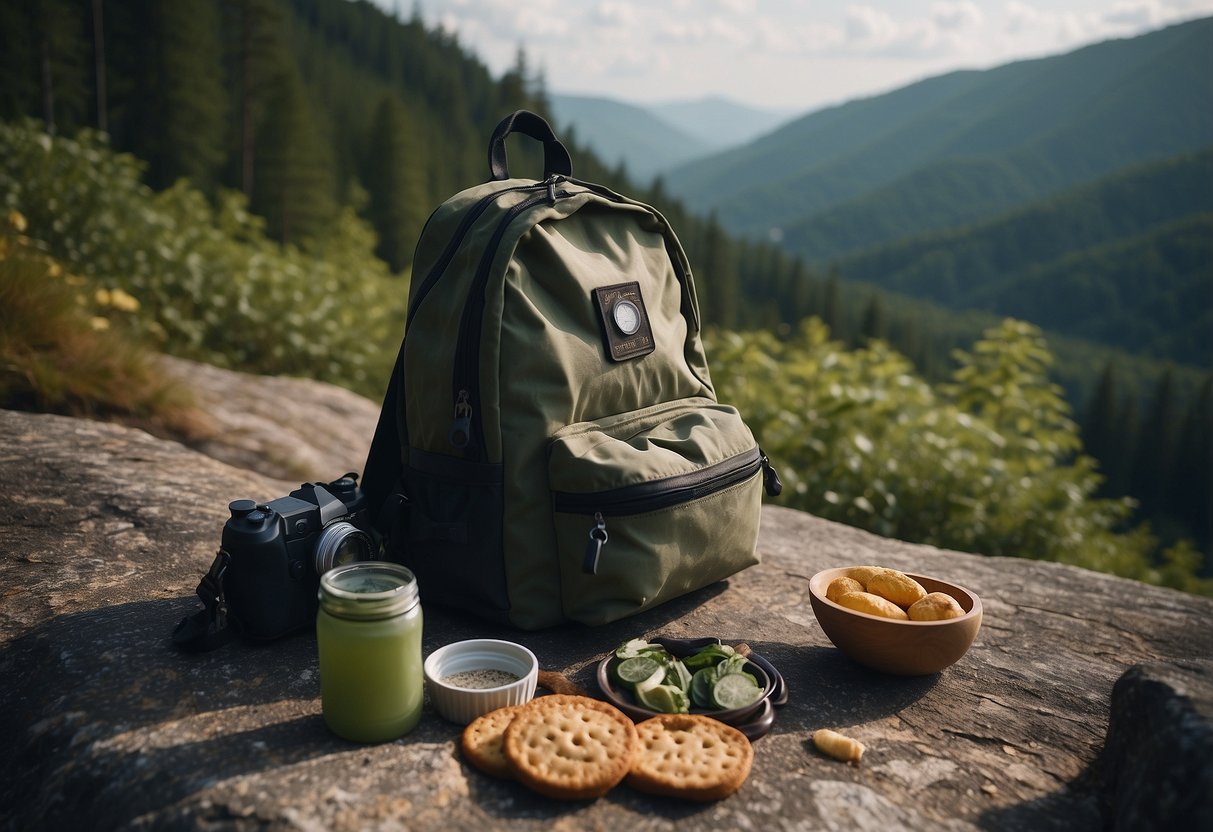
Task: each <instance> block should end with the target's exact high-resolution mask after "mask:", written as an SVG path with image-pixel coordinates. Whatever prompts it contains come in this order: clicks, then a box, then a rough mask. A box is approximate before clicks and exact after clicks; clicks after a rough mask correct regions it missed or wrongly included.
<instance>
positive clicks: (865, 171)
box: [553, 18, 1213, 369]
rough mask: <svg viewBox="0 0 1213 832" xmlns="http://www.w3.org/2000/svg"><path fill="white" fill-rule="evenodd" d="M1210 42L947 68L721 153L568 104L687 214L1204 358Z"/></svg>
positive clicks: (1158, 39) (882, 274) (1210, 189)
mask: <svg viewBox="0 0 1213 832" xmlns="http://www.w3.org/2000/svg"><path fill="white" fill-rule="evenodd" d="M1210 44H1213V18H1207V19H1201V20H1196V21H1192V22H1189V23H1184V24H1180V25H1176V26H1171V27H1169V28H1166V29H1161V30H1158V31H1155V32H1151V33H1149V34H1146V35H1142V36H1140V37H1136V38H1132V39H1124V40H1112V41H1105V42H1103V43H1098V44H1095V45H1092V46H1088V47H1085V48H1083V49H1079V50H1076V51H1074V52H1070V53H1067V54H1063V55H1057V56H1053V57H1048V58H1041V59H1037V60H1028V61H1019V62H1016V63H1012V64H1007V65H1005V66H1000V67H996V68H994V69H989V70H984V71H962V72H953V73H949V74H946V75H942V76H939V77H935V78H930V79H927V80H924V81H921V82H918V83H915V84H912V85H909V86H907V87H904V88H901V89H898V90H894V91H892V92H889V93H886V94H884V95H879V96H875V97H872V98H866V99H861V100H856V101H851V102H848V103H845V104H842V105H839V106H836V107H830V108H826V109H823V110H819V111H816V112H812V113H809V114H808V115H805V116H802V117H800V118H796V119H793V120H790V121H787V122H785V123H783V124H782V125H781V126H774V124H768V128H770V127H774V129H768V132H765V133H761V134H760V135H757V136H756V137H754V138H752V140H750V141H748V142H745V143H740V144H737V145H735V146H731V147H728V148H726V149H723V150H717V151H715V152H712V149H711V148H710V147H708V146H707V142H706V140H705V136H710V135H713V134H714V131H713V130H712V129H711V128H708V127H705V126H704V124H703V122H702V121H701V122H699V124H698V126H694V125H692V124H689V123H687V122H685V121H684V122H682V123H681V124H680V125H676V120H675V119H674V118H673V117H672V113H673V112H674V111H673V110H669V111H663V112H661V113H656V112H653V111H650V110H647V109H645V108H635V112H634V113H629V114H628V115H627V116H626V117H625V116H624V115H623V114H622V113H621V112H616V113H614V114H612V115H611V116H610V117H607V118H606V121H607V122H608V123H607V124H605V125H603V126H601V127H593V128H591V127H589V126H588V125H589V124H590V123H591V122H590V121H582V120H578V118H577V117H573V115H569V116H568V117H570V118H571V120H572V122H573V123H575V124H577V129H578V136H579V137H580V138H582V139H584V140H586V141H590V139H591V134H593V133H595V132H597V133H598V134H599V135H601V137H602V140H603V141H604V142H620V143H621V144H613V145H610V146H609V147H607V146H603V147H600V148H599V152H600V154H601V155H602V156H603V157H604V158H612V154H615V155H616V156H617V157H619V158H623V157H624V156H626V150H625V148H627V147H632V148H633V149H634V150H635V151H636V152H637V153H639V154H641V155H642V156H643V157H644V158H645V159H647V160H648V163H647V164H643V165H642V164H636V167H635V168H633V167H632V164H633V163H627V164H628V171H629V173H631V174H632V175H633V176H634V177H635V178H637V179H640V180H645V179H646V178H649V177H651V176H652V175H653V174H654V173H656V172H662V174H663V177H664V180H663V181H664V183H665V187H666V189H667V190H668V191H669V192H670V193H671V194H673V195H674V196H675V197H678V198H681V199H682V200H683V201H684V202H685V204H686V205H687V207H688V209H689V210H691V211H694V212H696V213H700V214H701V215H702V214H707V213H709V212H711V213H714V214H715V216H716V217H718V218H719V221H720V224H721V225H722V226H723V227H724V228H725V229H726V230H727V231H729V232H731V233H735V234H739V235H743V236H748V237H751V238H756V239H769V240H772V241H776V242H778V243H779V244H780V245H781V246H782V247H783V248H784V249H785V250H787V251H788V252H789V253H790V254H793V255H797V256H800V257H802V258H804V260H805V261H806V262H807V263H809V264H811V265H813V266H815V267H816V270H817V271H818V272H822V273H829V274H832V275H835V276H837V277H838V278H841V279H842V280H843V281H844V282H852V283H856V284H860V285H863V286H869V287H878V288H880V289H883V290H886V291H889V292H892V293H895V294H896V295H899V296H902V297H911V298H916V299H920V300H925V301H929V302H932V303H935V304H939V305H941V306H944V307H947V308H951V309H954V310H958V311H962V310H963V311H974V312H984V313H990V314H993V315H998V316H1002V315H1010V316H1015V317H1020V318H1023V319H1026V320H1030V321H1033V322H1034V323H1037V324H1039V325H1041V326H1043V327H1045V328H1047V329H1048V330H1049V331H1051V332H1055V333H1059V334H1062V335H1065V336H1068V337H1072V338H1078V339H1088V340H1091V341H1094V342H1096V343H1101V344H1104V345H1107V346H1112V347H1116V348H1119V349H1123V350H1126V351H1128V352H1130V353H1132V354H1136V355H1141V356H1144V357H1149V358H1154V359H1159V360H1165V361H1174V362H1178V363H1181V364H1187V365H1190V366H1193V367H1196V368H1206V369H1207V368H1208V367H1210V366H1213V49H1210ZM553 103H554V108H555V111H556V112H557V113H558V114H561V113H562V112H563V113H566V114H576V113H580V116H579V117H580V118H581V119H583V120H585V119H589V118H590V116H589V114H588V112H587V111H585V110H577V109H576V108H575V107H574V106H573V102H565V103H564V104H563V105H562V103H561V98H560V97H559V96H557V97H555V100H554V102H553ZM616 106H623V105H616ZM562 107H563V109H562ZM598 112H599V113H600V115H601V114H604V113H606V112H607V111H606V110H605V109H601V108H599V109H598ZM769 115H771V114H768V116H769ZM731 119H732V120H733V121H734V122H736V123H738V124H742V123H745V124H747V125H748V126H749V128H750V129H754V130H759V129H760V128H761V125H760V123H759V122H758V121H756V120H754V119H753V118H751V119H749V120H748V121H747V119H746V118H745V117H743V116H742V115H739V114H737V113H734V114H732V116H731ZM583 124H584V125H587V126H586V129H585V130H584V131H583V130H582V125H583ZM663 131H665V132H663ZM646 142H651V144H650V143H646ZM680 158H681V159H685V161H683V162H681V163H680V162H679V161H678V160H679V159H680Z"/></svg>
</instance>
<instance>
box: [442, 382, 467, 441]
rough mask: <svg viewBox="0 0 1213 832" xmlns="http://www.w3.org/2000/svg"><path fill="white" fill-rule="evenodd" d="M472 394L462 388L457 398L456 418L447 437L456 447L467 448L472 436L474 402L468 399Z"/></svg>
mask: <svg viewBox="0 0 1213 832" xmlns="http://www.w3.org/2000/svg"><path fill="white" fill-rule="evenodd" d="M471 395H472V394H471V393H469V392H468V391H467V390H460V391H459V396H458V397H457V398H456V399H455V418H454V419H453V420H452V421H451V429H450V431H449V432H448V433H447V435H446V438H447V439H449V440H450V443H451V444H452V445H454V446H455V447H456V448H466V447H467V445H468V441H469V440H470V439H471V438H472V403H471V402H470V401H468V400H469V399H470V398H471Z"/></svg>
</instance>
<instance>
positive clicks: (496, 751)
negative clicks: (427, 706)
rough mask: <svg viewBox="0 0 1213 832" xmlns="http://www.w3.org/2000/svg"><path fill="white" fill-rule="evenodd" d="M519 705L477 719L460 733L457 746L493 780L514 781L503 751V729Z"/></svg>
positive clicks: (512, 717)
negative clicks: (497, 778)
mask: <svg viewBox="0 0 1213 832" xmlns="http://www.w3.org/2000/svg"><path fill="white" fill-rule="evenodd" d="M521 708H522V706H521V705H509V706H507V707H504V708H498V709H497V710H495V711H489V712H488V713H487V714H482V715H481V716H478V717H476V718H475V719H474V720H472V721H471V722H470V723H468V726H467V727H466V728H464V729H463V737H462V739H461V740H460V743H459V746H460V748H461V749H462V751H463V756H464V757H465V758H466V759H467V761H468V762H469V763H471V764H472V765H474V766H475V767H476V768H478V769H480V770H481V771H483V772H484V773H485V774H490V775H492V776H493V777H502V778H505V779H507V780H513V779H514V770H513V769H512V768H511V767H510V761H509V760H507V759H506V758H505V752H504V751H503V750H502V745H503V741H504V739H505V729H506V728H507V727H508V726H509V724H510V722H512V721H513V719H514V715H515V714H516V713H518V711H519V710H521Z"/></svg>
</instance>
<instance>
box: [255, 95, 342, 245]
mask: <svg viewBox="0 0 1213 832" xmlns="http://www.w3.org/2000/svg"><path fill="white" fill-rule="evenodd" d="M256 153H257V158H258V159H260V160H261V161H260V163H259V167H258V175H257V177H256V179H255V184H254V188H253V208H254V210H256V211H257V213H259V214H261V215H262V216H264V217H265V218H266V228H267V230H268V231H269V233H270V235H271V236H272V237H274V239H276V240H278V241H279V242H280V243H282V244H284V245H285V244H287V243H299V242H302V241H304V240H306V239H309V238H311V237H314V236H316V235H317V234H319V233H320V232H321V231H322V230H323V229H324V228H325V226H326V225H327V224H328V223H329V221H331V220H332V218H333V215H334V213H335V212H336V204H335V200H334V186H333V176H332V162H331V160H330V158H329V153H328V148H327V146H326V145H325V143H324V142H323V141H322V140H321V137H320V134H319V130H318V128H317V124H316V119H315V116H314V114H313V113H312V108H311V104H310V103H309V102H308V100H307V95H306V93H305V91H304V89H303V82H302V81H301V80H300V79H299V78H298V76H291V77H290V78H289V80H288V81H287V82H286V83H284V84H283V89H282V91H281V93H280V94H279V95H278V96H277V97H276V98H274V99H273V100H272V101H271V102H270V103H269V106H268V107H267V108H266V113H265V123H264V126H263V127H261V128H260V129H259V133H258V141H257V150H256Z"/></svg>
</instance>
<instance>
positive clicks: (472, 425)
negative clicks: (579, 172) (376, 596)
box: [362, 111, 779, 629]
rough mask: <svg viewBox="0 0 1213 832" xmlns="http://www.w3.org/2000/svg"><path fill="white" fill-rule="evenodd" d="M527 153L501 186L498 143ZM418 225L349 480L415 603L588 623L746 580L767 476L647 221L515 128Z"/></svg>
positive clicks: (676, 264)
mask: <svg viewBox="0 0 1213 832" xmlns="http://www.w3.org/2000/svg"><path fill="white" fill-rule="evenodd" d="M514 132H518V133H521V134H524V135H527V136H530V137H531V138H534V139H536V140H538V141H540V142H542V143H543V150H544V168H545V178H544V179H543V180H542V181H536V180H533V179H513V178H510V176H509V173H508V172H507V168H506V153H505V139H506V137H507V136H508V135H509V134H511V133H514ZM489 168H490V172H491V174H492V179H491V180H490V181H489V182H486V183H485V184H483V185H478V186H476V187H474V188H469V189H468V190H465V191H463V192H461V193H458V194H456V195H455V196H453V197H451V198H450V199H449V200H447V201H446V202H445V203H443V205H441V206H440V207H439V208H438V209H437V210H436V211H435V212H434V213H433V215H432V216H431V217H430V218H429V220H428V222H427V223H426V226H425V228H424V230H423V231H422V234H421V239H420V241H419V242H418V245H417V251H416V255H415V257H414V260H413V281H412V287H411V290H410V293H409V306H408V318H407V323H406V330H405V337H404V343H403V345H402V346H401V348H400V355H399V358H398V359H397V362H396V367H395V369H394V371H393V373H392V377H391V381H390V384H389V386H388V390H387V395H386V398H385V400H384V405H383V410H382V413H381V415H380V419H379V425H378V428H377V430H376V433H375V438H374V442H373V444H372V447H371V452H370V455H369V457H368V459H367V464H366V470H365V472H364V475H363V483H362V486H363V490H364V492H365V494H366V495H367V499H368V505H369V506H371V510H372V512H375V511H376V507H381V508H380V509H379V510H378V520H377V523H376V525H377V527H378V529H379V531H380V533H381V535H382V536H383V541H384V546H385V556H386V557H388V558H390V559H392V560H396V561H399V562H400V563H403V564H404V565H405V566H407V567H409V568H410V569H412V570H413V572H414V573H415V574H416V576H417V581H418V586H419V588H420V591H421V598H422V601H423V603H431V602H433V603H436V604H440V605H443V606H452V607H456V608H459V609H463V610H467V611H470V612H472V613H475V614H477V615H480V616H484V617H488V618H491V619H494V620H498V621H501V622H505V623H510V624H513V625H515V626H517V627H521V628H524V629H537V628H540V627H547V626H551V625H555V624H559V623H561V622H565V621H570V620H571V621H579V622H583V623H585V624H601V623H605V622H607V621H613V620H615V619H618V618H621V617H623V616H626V615H631V614H633V613H636V612H640V611H641V610H645V609H648V608H650V607H652V606H654V605H655V604H659V603H661V602H663V601H667V600H669V599H671V598H674V597H677V596H679V595H682V594H684V593H687V592H690V591H692V590H695V589H699V588H700V587H703V586H706V585H708V584H710V583H713V582H715V581H719V580H721V579H723V578H726V577H728V576H729V575H732V574H733V573H735V572H737V571H739V570H741V569H744V568H745V567H747V566H750V565H751V564H754V563H756V562H757V560H758V558H757V552H756V544H757V539H758V521H759V510H760V502H761V490H762V488H763V483H764V481H765V482H766V485H767V490H768V491H770V492H771V493H778V488H779V485H778V477H777V476H776V475H775V472H774V470H773V469H772V468H771V467H770V465H769V464H768V462H767V460H766V458H765V457H764V456H763V454H762V451H761V450H760V449H759V447H758V444H757V442H755V440H754V436H753V435H752V434H751V433H750V430H749V428H747V427H746V425H745V423H744V422H743V421H742V419H741V417H740V416H739V415H738V413H737V411H736V410H735V409H733V408H732V407H729V406H728V405H723V404H719V403H718V402H717V401H716V395H715V392H714V390H713V389H712V382H711V379H710V377H709V375H708V364H707V360H706V358H705V357H704V351H703V346H702V343H701V341H700V337H699V312H698V305H697V303H696V299H695V287H694V283H693V281H692V279H691V270H690V267H689V266H688V264H687V260H686V255H685V254H684V253H683V250H682V247H681V245H680V244H679V242H678V239H677V238H676V237H675V236H674V232H673V231H672V230H671V229H670V227H669V225H668V224H667V223H666V221H665V219H664V218H663V217H662V216H661V215H660V214H659V213H658V212H657V211H655V210H654V209H653V208H651V207H649V206H648V205H644V204H642V203H639V202H636V201H634V200H631V199H628V198H626V197H623V196H620V195H619V194H616V193H613V192H611V191H610V190H608V189H606V188H603V187H601V186H598V185H593V184H589V183H586V182H581V181H578V180H576V179H574V178H572V163H571V161H570V159H569V154H568V151H567V150H565V148H564V146H563V145H562V144H561V143H560V142H559V141H558V140H557V138H556V137H555V135H554V134H553V132H552V130H551V128H550V127H549V125H548V124H547V122H545V121H544V120H543V119H542V118H540V117H539V116H537V115H535V114H534V113H530V112H526V111H518V112H516V113H514V114H513V115H511V116H509V117H508V118H506V119H505V120H503V121H502V122H501V123H500V124H499V125H498V126H497V129H496V130H495V131H494V133H493V136H492V139H491V140H490V143H489Z"/></svg>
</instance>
